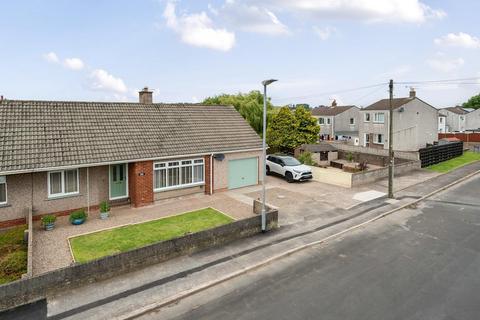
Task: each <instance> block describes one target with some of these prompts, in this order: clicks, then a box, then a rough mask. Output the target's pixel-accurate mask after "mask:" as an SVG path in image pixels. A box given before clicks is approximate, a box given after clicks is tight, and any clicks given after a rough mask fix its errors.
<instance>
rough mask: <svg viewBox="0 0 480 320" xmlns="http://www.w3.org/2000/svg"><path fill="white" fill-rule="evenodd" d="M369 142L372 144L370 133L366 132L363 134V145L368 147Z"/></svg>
mask: <svg viewBox="0 0 480 320" xmlns="http://www.w3.org/2000/svg"><path fill="white" fill-rule="evenodd" d="M367 144H370V134H369V133H364V134H363V145H364V146H365V147H366V146H367Z"/></svg>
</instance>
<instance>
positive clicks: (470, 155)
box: [427, 151, 480, 173]
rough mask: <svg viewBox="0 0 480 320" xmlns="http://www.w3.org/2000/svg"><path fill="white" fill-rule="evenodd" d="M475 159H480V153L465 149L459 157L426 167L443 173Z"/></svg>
mask: <svg viewBox="0 0 480 320" xmlns="http://www.w3.org/2000/svg"><path fill="white" fill-rule="evenodd" d="M477 160H480V153H477V152H472V151H467V152H464V153H463V155H461V156H460V157H456V158H453V159H450V160H447V161H443V162H440V163H437V164H434V165H432V166H429V167H427V169H429V170H432V171H437V172H441V173H445V172H449V171H451V170H453V169H456V168H459V167H461V166H464V165H466V164H469V163H472V162H474V161H477Z"/></svg>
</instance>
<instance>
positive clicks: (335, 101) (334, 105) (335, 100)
mask: <svg viewBox="0 0 480 320" xmlns="http://www.w3.org/2000/svg"><path fill="white" fill-rule="evenodd" d="M336 106H337V99H333V101H332V108H335V107H336Z"/></svg>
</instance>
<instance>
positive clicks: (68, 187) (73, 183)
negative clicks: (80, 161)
mask: <svg viewBox="0 0 480 320" xmlns="http://www.w3.org/2000/svg"><path fill="white" fill-rule="evenodd" d="M78 189H79V186H78V169H70V170H59V171H50V172H49V173H48V197H58V196H68V195H73V194H78Z"/></svg>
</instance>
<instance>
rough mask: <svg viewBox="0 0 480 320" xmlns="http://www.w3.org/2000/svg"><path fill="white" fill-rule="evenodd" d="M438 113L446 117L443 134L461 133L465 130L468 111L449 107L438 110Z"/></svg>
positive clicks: (457, 107)
mask: <svg viewBox="0 0 480 320" xmlns="http://www.w3.org/2000/svg"><path fill="white" fill-rule="evenodd" d="M440 112H441V113H442V114H444V115H445V116H446V117H447V123H446V128H445V130H446V131H445V132H463V131H465V129H466V127H467V126H466V115H467V114H468V111H466V110H464V109H463V108H462V107H459V106H456V107H450V108H443V109H440Z"/></svg>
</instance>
